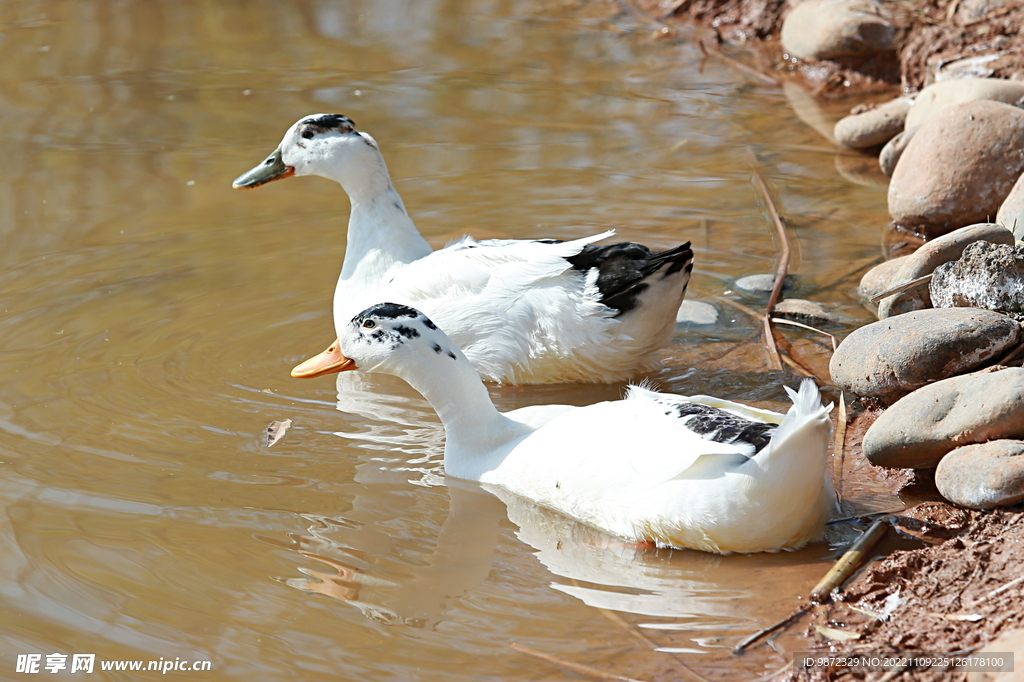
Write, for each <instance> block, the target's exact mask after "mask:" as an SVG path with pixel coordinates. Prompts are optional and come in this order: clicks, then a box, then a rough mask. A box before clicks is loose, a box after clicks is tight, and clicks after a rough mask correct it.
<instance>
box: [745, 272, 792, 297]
mask: <svg viewBox="0 0 1024 682" xmlns="http://www.w3.org/2000/svg"><path fill="white" fill-rule="evenodd" d="M734 286H735V287H736V288H737V289H740V290H742V291H746V292H747V293H750V294H770V293H771V291H772V288H773V287H774V286H775V275H774V274H771V275H768V274H765V275H744V276H743V277H740V278H739V279H738V280H736V281H735V282H734ZM794 286H796V285H795V283H794V282H793V278H792V277H789V276H787V277H786V279H785V281H784V282H783V283H782V290H783V291H789V290H790V289H792V288H793V287H794Z"/></svg>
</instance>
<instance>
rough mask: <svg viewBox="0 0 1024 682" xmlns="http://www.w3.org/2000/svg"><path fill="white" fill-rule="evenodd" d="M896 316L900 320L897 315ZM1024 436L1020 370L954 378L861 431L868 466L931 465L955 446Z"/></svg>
mask: <svg viewBox="0 0 1024 682" xmlns="http://www.w3.org/2000/svg"><path fill="white" fill-rule="evenodd" d="M896 319H899V318H896ZM1022 438H1024V368H1021V367H1009V368H1006V369H1003V370H1000V371H998V372H981V373H978V374H970V375H968V376H962V377H953V378H951V379H945V380H943V381H939V382H936V383H934V384H931V385H929V386H925V387H924V388H921V389H919V390H917V391H914V392H913V393H911V394H910V395H908V396H906V397H904V398H902V399H901V400H899V401H897V402H896V403H895V404H894V405H893V406H892V407H890V408H889V409H888V410H886V411H885V412H883V413H882V416H881V417H879V418H878V420H877V421H875V423H874V424H872V425H871V426H870V428H868V431H867V433H865V434H864V455H865V456H866V457H867V458H868V460H870V461H871V463H872V464H877V465H879V466H886V467H907V468H911V469H922V468H928V467H933V466H935V465H936V464H938V463H939V460H941V459H942V458H943V456H945V454H946V453H947V452H949V451H951V450H953V449H954V448H958V447H960V446H963V445H971V444H974V443H985V442H988V441H990V440H1000V439H1018V440H1019V439H1022Z"/></svg>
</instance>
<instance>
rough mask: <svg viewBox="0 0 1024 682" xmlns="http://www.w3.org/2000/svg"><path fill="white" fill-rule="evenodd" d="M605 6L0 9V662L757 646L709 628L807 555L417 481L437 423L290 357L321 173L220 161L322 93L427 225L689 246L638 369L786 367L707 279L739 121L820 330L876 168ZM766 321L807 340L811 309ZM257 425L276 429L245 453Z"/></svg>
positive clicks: (324, 226) (729, 222) (860, 238)
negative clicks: (356, 391)
mask: <svg viewBox="0 0 1024 682" xmlns="http://www.w3.org/2000/svg"><path fill="white" fill-rule="evenodd" d="M616 7H617V6H611V5H605V4H600V3H597V4H593V3H592V4H583V5H578V6H567V7H563V6H557V7H555V8H554V9H552V8H551V7H549V6H547V5H545V4H534V3H532V2H529V1H527V0H508V1H505V2H494V1H486V0H469V1H467V2H461V3H443V2H434V1H429V0H417V2H400V1H397V0H363V1H359V0H352V1H350V2H329V1H327V0H322V1H312V0H311V1H308V2H301V1H287V0H274V1H273V2H250V3H242V2H237V1H235V2H231V1H224V2H175V3H152V2H148V1H145V0H137V1H133V0H126V1H124V2H119V3H109V2H106V1H105V0H103V1H88V0H78V1H75V2H71V1H58V0H54V1H46V0H40V1H32V2H19V3H3V4H0V148H2V149H3V150H4V163H2V164H0V313H2V315H0V506H2V513H0V603H2V610H0V679H10V678H17V679H22V677H23V675H20V674H18V673H16V665H17V658H18V655H19V654H31V653H39V654H43V655H44V658H43V663H44V664H45V662H46V659H45V655H48V654H53V653H59V654H66V655H68V656H69V659H68V660H69V661H70V656H71V655H73V654H76V653H93V654H96V661H97V662H96V664H95V665H96V671H97V672H96V674H97V676H98V679H140V678H144V677H147V676H153V675H156V674H157V673H153V672H150V673H141V674H131V673H126V672H120V673H116V672H101V671H100V662H101V661H117V660H142V661H146V662H148V661H150V660H158V659H161V658H162V659H164V660H175V659H181V660H185V661H194V660H209V661H210V662H211V667H212V669H211V670H210V671H208V672H201V673H199V672H190V673H186V672H182V671H172V672H169V673H168V675H170V676H171V677H179V678H186V679H202V680H229V679H249V680H253V679H256V680H293V679H308V680H480V679H501V680H558V679H566V678H567V676H569V675H570V674H569V673H565V672H562V671H560V670H558V669H557V668H555V667H552V666H551V665H550V664H549V663H546V662H543V661H541V660H537V659H535V658H531V657H529V656H526V655H524V654H522V653H520V652H518V651H516V650H514V649H512V648H511V647H510V646H509V644H510V643H511V642H517V643H519V644H521V645H523V646H527V647H531V648H533V649H537V650H540V651H544V652H547V653H549V654H553V655H556V656H560V657H563V658H566V659H570V660H574V661H579V662H583V663H588V664H590V665H594V666H597V667H599V668H602V669H606V670H609V671H612V672H616V673H619V674H625V675H629V676H634V677H639V678H641V679H648V678H657V679H682V678H683V673H680V672H678V669H679V668H678V666H679V664H680V662H682V663H683V664H685V665H687V666H689V667H691V668H692V669H694V670H697V671H699V672H700V673H701V674H702V675H704V676H705V677H707V678H708V679H744V678H748V677H750V676H752V675H759V674H763V673H764V672H765V671H769V670H773V669H776V668H778V667H780V666H781V665H782V664H783V663H785V662H786V660H788V659H787V658H786V655H785V652H786V651H787V647H788V648H789V649H792V648H794V647H799V646H800V642H799V641H797V640H795V639H793V638H790V639H787V638H785V637H784V638H781V639H779V640H778V642H776V649H778V650H779V651H781V652H782V653H779V652H777V651H776V650H773V649H771V648H761V649H758V650H756V651H754V652H752V653H750V654H748V655H747V656H745V657H743V658H742V659H734V658H730V657H729V655H728V651H729V649H730V648H731V647H732V646H733V645H734V644H735V643H736V642H737V641H739V639H741V638H742V637H743V636H745V635H747V634H749V633H750V632H752V631H754V630H756V629H757V628H759V627H761V626H763V625H765V624H767V623H769V622H772V621H774V620H776V619H777V618H779V617H780V616H782V615H784V614H785V613H788V611H789V610H790V608H791V607H792V606H793V604H794V603H795V600H796V598H797V597H798V595H800V594H805V593H806V592H807V591H808V589H809V588H810V587H811V586H812V585H813V584H814V582H816V580H817V579H818V578H819V577H820V575H821V574H822V573H823V572H824V570H825V569H826V568H827V563H826V562H827V561H828V560H829V558H830V557H831V556H832V555H833V553H834V550H833V549H832V548H830V547H829V546H828V545H827V544H824V543H822V544H818V545H815V546H812V547H810V548H808V549H805V550H803V551H800V552H795V553H784V554H774V555H773V554H763V555H755V556H732V557H717V556H711V555H707V554H702V553H699V552H690V551H638V550H636V549H633V548H630V547H627V546H624V545H623V544H622V543H621V542H618V541H616V540H615V539H613V538H608V537H604V536H602V535H600V534H598V533H595V532H592V531H589V530H588V529H585V528H581V527H578V526H576V525H574V524H572V523H570V522H567V521H565V520H564V519H561V518H558V517H554V516H552V515H551V514H548V513H545V512H542V511H539V510H537V509H535V508H532V507H531V506H530V505H527V504H524V503H522V502H519V501H516V500H514V499H507V500H504V501H503V500H502V499H499V497H496V496H494V495H491V494H490V493H488V492H485V491H481V490H480V489H479V488H478V487H476V486H473V485H468V484H465V483H459V482H457V481H451V480H446V479H445V478H444V476H443V471H442V468H441V453H442V438H441V433H440V431H439V428H438V424H437V420H436V418H435V417H434V416H433V414H432V413H431V412H430V410H429V409H428V408H427V406H426V405H425V404H424V403H423V401H422V400H421V399H419V398H418V397H417V396H415V395H414V394H412V393H411V391H410V390H409V389H407V388H403V386H402V385H401V384H400V383H398V382H391V383H388V382H382V383H380V384H378V385H377V389H378V390H379V391H380V393H381V394H382V395H384V396H385V397H384V398H382V401H383V402H381V403H380V404H369V405H362V406H360V405H356V406H354V407H353V408H352V411H351V412H345V413H342V412H339V411H338V410H337V409H336V397H335V387H334V385H333V383H332V382H331V380H329V379H321V380H318V381H309V382H300V381H296V380H293V379H290V378H289V376H288V370H289V369H290V367H291V366H292V365H293V364H295V363H296V362H298V361H299V360H301V359H303V358H304V357H306V356H307V355H309V354H311V353H314V352H317V351H319V350H321V349H322V348H323V347H325V346H326V345H327V344H328V343H329V342H330V340H331V339H332V338H333V331H332V323H331V317H330V300H331V294H332V290H333V284H334V280H335V278H336V276H337V272H338V269H339V267H340V263H341V259H342V256H343V253H344V247H345V243H344V229H345V222H346V220H347V211H348V205H347V200H346V198H345V196H344V194H343V192H342V191H341V189H340V188H339V187H338V186H336V185H334V184H333V183H331V182H329V181H327V180H323V179H319V178H313V179H310V178H303V179H299V180H288V181H285V182H280V183H275V184H273V185H270V186H267V187H264V188H261V189H258V190H255V191H250V192H244V193H243V192H238V191H233V190H232V189H230V184H231V180H232V179H233V178H234V177H236V176H237V175H238V174H240V173H241V172H243V171H245V170H248V169H249V168H251V167H252V166H253V165H254V164H256V163H257V162H259V161H260V160H261V159H262V158H263V157H264V156H265V155H266V154H267V153H269V152H270V151H271V150H272V149H273V148H274V147H275V145H276V144H277V142H278V141H279V140H280V137H281V135H282V134H283V132H284V130H285V129H286V128H287V127H288V126H289V125H290V124H291V123H292V122H294V121H295V120H296V119H297V118H298V117H300V116H302V115H304V114H308V113H314V112H339V113H345V114H348V115H349V116H351V117H352V118H353V119H355V120H356V122H357V123H358V124H359V125H360V127H361V128H363V129H365V130H367V131H369V132H370V133H372V134H373V135H374V136H376V138H377V139H378V141H379V142H380V144H381V145H382V147H383V150H384V153H385V155H386V157H387V160H388V163H389V165H390V168H391V171H392V173H393V176H394V178H395V182H396V185H397V186H398V189H399V191H400V192H401V193H402V196H403V198H404V199H405V202H406V204H407V206H408V207H409V210H410V212H411V214H412V215H413V216H414V218H415V219H416V220H417V222H418V224H419V226H420V228H421V230H422V231H423V232H424V234H425V235H426V236H427V238H428V239H429V240H430V241H431V243H432V244H434V245H436V246H441V245H443V244H445V243H446V242H447V241H449V240H450V239H452V238H455V237H458V236H460V235H461V234H463V233H471V234H474V235H477V236H482V237H489V236H508V237H560V238H570V237H575V236H582V235H585V234H589V233H592V232H595V231H599V230H604V229H606V228H609V227H614V228H616V229H617V230H618V236H619V237H621V238H622V239H629V240H637V241H642V242H645V243H647V244H651V245H657V246H666V247H667V246H672V245H675V244H677V243H678V242H681V241H685V240H691V241H692V242H693V244H694V249H695V251H696V253H697V260H696V269H695V275H694V278H693V280H692V283H691V287H690V298H693V299H696V300H703V301H706V302H708V303H711V304H712V305H714V306H716V308H717V309H718V312H719V318H718V321H717V322H716V323H714V324H711V325H706V326H699V327H696V326H686V325H682V326H680V328H679V333H678V335H677V338H676V340H675V342H674V343H673V345H672V346H671V347H670V348H668V349H666V351H665V353H664V358H665V368H664V369H662V370H660V371H658V372H656V373H654V374H653V375H651V378H652V379H653V380H655V381H657V382H659V383H660V384H661V385H662V386H663V387H664V388H665V389H667V390H672V391H677V392H682V393H703V392H707V393H713V394H716V395H720V396H722V397H727V398H734V399H742V400H748V401H757V402H758V403H760V404H764V405H769V406H775V407H782V406H783V399H784V394H783V391H782V388H781V383H782V382H783V381H788V382H789V383H791V384H793V383H795V380H794V379H793V377H792V375H789V374H784V373H777V372H771V371H769V370H768V365H767V362H766V356H765V355H764V351H763V349H762V348H761V346H760V341H759V338H758V336H757V330H758V324H759V323H758V322H757V320H755V319H753V318H751V317H750V316H749V315H748V314H747V313H745V312H743V311H742V310H741V309H740V308H738V307H736V306H734V305H732V304H730V303H729V301H734V302H738V303H740V304H742V305H744V306H747V307H751V308H760V307H763V305H764V298H763V297H758V296H751V295H747V294H743V293H740V292H737V291H736V290H735V288H734V287H733V281H734V280H735V278H736V277H738V276H740V275H743V274H749V273H758V272H771V271H772V270H773V269H774V263H775V260H774V259H775V255H776V244H775V241H774V239H773V236H772V231H771V228H770V224H769V222H768V220H767V214H766V212H765V209H764V207H763V205H762V202H761V200H760V198H759V196H758V194H757V192H756V190H755V188H754V185H753V184H752V182H751V173H750V163H749V157H748V151H747V150H748V149H752V150H753V151H754V152H756V154H757V155H758V158H759V159H760V162H761V164H762V169H763V172H764V174H765V177H766V178H767V179H768V181H769V182H770V184H771V185H772V188H773V190H774V191H775V192H776V195H777V197H778V198H779V202H780V206H781V209H782V210H783V212H784V213H785V215H786V216H787V218H788V219H789V220H790V224H791V235H792V238H793V241H794V254H793V262H792V270H793V272H795V273H796V274H797V276H798V286H797V289H796V291H795V294H796V295H800V296H806V297H810V298H816V299H818V300H825V301H828V302H831V303H834V304H836V305H837V306H838V309H839V311H840V312H841V313H842V314H843V315H844V316H845V317H846V319H847V320H848V323H847V326H846V327H843V326H840V327H836V328H834V329H833V331H837V332H839V333H842V332H843V331H844V330H845V329H848V328H850V327H852V326H854V325H856V324H857V323H858V322H859V321H863V320H865V319H868V315H869V314H868V312H867V311H865V310H864V309H863V308H862V307H861V306H860V304H859V303H858V302H857V300H856V299H855V297H854V295H853V293H852V290H853V287H854V286H855V284H856V281H857V276H856V273H857V272H858V271H859V269H860V268H862V267H865V266H866V265H867V264H869V263H870V262H872V261H873V260H876V259H878V258H879V256H880V254H881V247H880V243H881V232H880V226H881V225H882V224H884V222H885V196H884V190H883V189H880V188H879V187H872V186H867V185H861V184H858V183H856V182H853V181H851V179H850V177H852V176H851V174H850V173H849V171H846V170H844V171H843V172H840V171H839V170H837V159H836V156H835V153H834V151H833V149H832V147H831V146H830V145H829V144H828V143H827V142H826V141H825V140H824V138H822V137H821V136H820V135H819V133H817V132H815V130H814V129H813V128H812V127H810V126H808V125H807V124H806V123H804V122H803V120H801V119H800V118H798V116H797V115H796V114H795V113H794V110H793V108H792V107H791V105H790V101H789V98H788V97H787V94H786V91H785V90H784V89H782V88H778V87H772V86H768V85H764V84H762V83H757V82H754V81H752V80H750V79H749V78H747V77H745V76H743V75H742V74H740V73H739V72H737V71H735V70H733V69H731V68H730V67H728V66H727V65H725V64H723V63H721V62H715V61H711V62H708V63H706V64H703V65H702V64H701V61H700V53H699V51H698V50H697V48H696V46H695V44H694V42H693V41H692V40H688V39H686V38H687V37H686V36H683V37H682V38H683V39H682V40H681V41H677V42H674V41H666V40H655V39H653V38H652V37H651V33H652V31H653V30H654V29H655V28H656V27H652V26H651V25H648V24H646V23H644V22H642V21H641V20H639V19H637V18H636V17H633V16H630V15H628V14H626V15H623V14H620V13H619V12H618V11H617V9H616ZM791 96H792V93H791ZM796 97H799V94H798V93H797V95H796ZM801 113H802V115H803V116H804V117H805V118H807V119H808V120H812V122H813V118H814V116H818V115H819V114H818V113H817V112H814V111H813V110H811V111H810V113H808V112H807V111H802V112H801ZM847 161H849V159H847ZM840 162H841V163H846V161H843V160H842V159H840ZM786 334H787V336H788V337H789V338H790V339H792V340H793V341H794V343H796V344H798V346H799V348H800V350H801V351H802V352H803V353H804V354H805V356H806V357H807V358H808V359H809V360H808V361H809V362H812V363H814V362H817V363H818V364H819V365H820V364H821V363H822V362H827V351H826V350H825V346H824V345H823V342H822V340H821V338H820V337H818V336H816V335H814V334H806V335H805V334H804V333H802V332H799V331H795V332H794V331H787V332H786ZM621 389H622V387H621V386H609V387H594V386H549V387H541V388H529V389H526V388H494V389H492V395H493V396H494V399H495V401H496V402H497V403H498V404H499V406H500V407H503V408H511V407H516V406H521V405H527V404H533V403H544V402H572V403H577V404H586V403H588V402H594V401H596V400H599V399H607V398H614V397H616V396H618V395H619V393H620V392H621ZM342 401H343V403H344V397H343V398H342ZM371 402H372V401H371ZM364 408H365V409H364ZM374 410H376V412H374ZM366 413H373V414H377V415H378V417H377V418H372V417H367V416H366ZM275 419H291V420H292V421H293V426H292V427H291V430H290V431H288V433H287V434H286V436H285V437H284V439H283V440H282V441H281V442H279V443H278V444H277V445H275V446H274V447H273V448H271V449H267V448H264V447H262V446H261V444H260V433H261V431H262V430H263V429H264V427H265V426H266V424H267V423H268V422H269V421H271V420H275ZM339 432H340V433H342V434H344V435H341V436H339V435H336V433H339ZM851 490H853V488H851ZM855 492H856V495H857V499H856V500H855V501H854V502H855V503H856V504H859V505H862V506H865V507H871V506H885V505H886V504H888V503H889V500H886V499H884V498H883V496H882V495H881V494H880V493H878V492H877V491H873V490H872V488H871V486H870V485H861V486H860V487H858V488H856V489H855ZM673 670H675V672H672V671H673ZM44 674H48V673H46V672H45V670H44ZM62 674H65V675H66V674H68V671H67V670H65V671H63V673H62ZM76 674H78V673H76Z"/></svg>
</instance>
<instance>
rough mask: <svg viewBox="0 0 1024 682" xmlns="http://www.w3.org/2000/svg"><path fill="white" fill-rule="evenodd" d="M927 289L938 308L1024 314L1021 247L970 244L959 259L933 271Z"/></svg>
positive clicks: (979, 243) (1023, 260) (1023, 254)
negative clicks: (967, 308) (965, 308)
mask: <svg viewBox="0 0 1024 682" xmlns="http://www.w3.org/2000/svg"><path fill="white" fill-rule="evenodd" d="M1002 229H1006V228H1002ZM928 287H929V290H930V296H931V300H932V301H933V303H934V304H935V307H937V308H953V307H958V308H959V307H972V308H985V309H987V310H998V311H999V312H1003V313H1016V314H1020V313H1024V244H1020V245H1014V244H1013V242H1012V241H1011V242H1010V244H1009V245H1007V244H990V243H989V242H977V243H974V244H971V245H970V246H968V247H967V248H966V249H965V250H964V252H963V255H962V256H961V257H960V259H959V260H956V261H953V262H951V263H945V264H944V265H941V266H939V267H938V268H936V270H935V273H934V275H933V276H932V281H931V282H929V284H928Z"/></svg>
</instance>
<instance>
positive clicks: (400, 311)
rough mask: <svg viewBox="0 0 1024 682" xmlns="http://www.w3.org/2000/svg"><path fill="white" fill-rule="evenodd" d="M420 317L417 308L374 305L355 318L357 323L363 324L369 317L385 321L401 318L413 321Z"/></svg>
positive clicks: (387, 304)
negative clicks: (409, 318) (408, 318)
mask: <svg viewBox="0 0 1024 682" xmlns="http://www.w3.org/2000/svg"><path fill="white" fill-rule="evenodd" d="M419 316H420V313H419V311H418V310H416V309H415V308H410V307H409V306H407V305H402V304H400V303H378V304H377V305H372V306H370V307H369V308H367V309H366V310H364V311H363V312H361V313H359V314H358V315H356V317H355V318H354V319H355V321H356V322H358V323H360V324H361V323H362V322H363V320H365V319H366V318H368V317H379V318H382V319H385V320H394V319H397V318H400V317H411V318H413V319H415V318H417V317H419Z"/></svg>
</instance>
